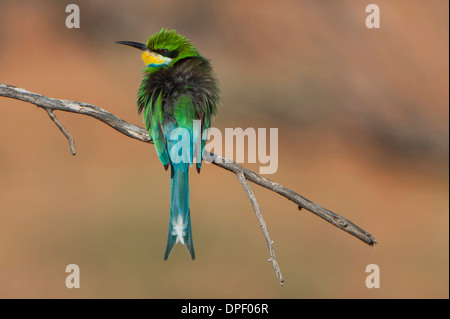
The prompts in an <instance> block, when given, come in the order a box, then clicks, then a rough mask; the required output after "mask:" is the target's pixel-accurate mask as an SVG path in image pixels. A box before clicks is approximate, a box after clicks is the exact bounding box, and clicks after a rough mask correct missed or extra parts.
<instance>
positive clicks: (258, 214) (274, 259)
mask: <svg viewBox="0 0 450 319" xmlns="http://www.w3.org/2000/svg"><path fill="white" fill-rule="evenodd" d="M236 175H237V177H238V179H239V182H240V183H241V185H242V188H243V189H244V191H245V192H246V193H247V195H248V198H249V199H250V202H251V203H252V207H253V210H254V211H255V215H256V218H257V219H258V221H259V226H260V227H261V231H262V232H263V234H264V237H265V238H266V242H267V247H268V248H269V256H270V257H269V260H268V261H270V262H271V263H272V266H273V269H274V270H275V274H276V275H277V278H278V280H279V281H280V284H281V285H282V286H283V285H284V279H283V276H282V275H281V270H280V267H279V266H278V262H277V257H276V256H275V250H274V249H273V241H272V239H270V235H269V231H268V230H267V227H266V222H265V221H264V217H263V215H262V213H261V209H260V208H259V204H258V201H257V200H256V197H255V195H254V194H253V192H252V190H251V188H250V186H249V185H248V183H247V180H246V179H245V176H244V172H242V171H241V172H238V173H236Z"/></svg>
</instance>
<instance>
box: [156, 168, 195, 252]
mask: <svg viewBox="0 0 450 319" xmlns="http://www.w3.org/2000/svg"><path fill="white" fill-rule="evenodd" d="M186 166H187V165H186ZM186 168H187V167H186ZM170 169H171V180H170V221H169V234H168V237H167V246H166V252H165V253H164V260H167V259H168V258H169V256H170V253H171V252H172V249H173V246H174V245H175V244H176V243H178V242H181V243H182V244H183V245H185V246H186V248H187V250H188V252H189V255H190V256H191V259H192V260H194V259H195V252H194V243H193V241H192V229H191V214H190V209H189V169H186V170H183V169H182V168H181V167H180V166H178V167H176V168H174V166H173V165H170Z"/></svg>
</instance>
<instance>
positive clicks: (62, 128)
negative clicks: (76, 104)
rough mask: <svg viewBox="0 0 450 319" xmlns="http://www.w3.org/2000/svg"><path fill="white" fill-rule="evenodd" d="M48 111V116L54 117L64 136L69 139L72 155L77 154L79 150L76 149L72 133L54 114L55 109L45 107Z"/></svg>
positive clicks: (53, 119)
mask: <svg viewBox="0 0 450 319" xmlns="http://www.w3.org/2000/svg"><path fill="white" fill-rule="evenodd" d="M45 110H46V111H47V114H48V116H50V118H51V119H52V121H53V122H55V124H56V126H57V127H58V128H59V129H60V131H61V132H62V133H63V134H64V136H65V137H66V138H67V140H68V141H69V146H70V151H71V152H72V155H76V154H77V151H76V150H75V141H74V140H73V137H72V136H71V135H70V133H69V132H68V131H67V130H66V128H65V127H64V126H63V125H62V124H61V123H60V122H59V120H58V118H57V117H56V115H55V114H53V111H52V110H50V109H47V108H46V109H45Z"/></svg>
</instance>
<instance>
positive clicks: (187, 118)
mask: <svg viewBox="0 0 450 319" xmlns="http://www.w3.org/2000/svg"><path fill="white" fill-rule="evenodd" d="M116 43H119V44H125V45H129V46H132V47H134V48H137V49H139V50H141V51H142V59H143V60H144V63H145V65H146V66H147V67H146V68H145V69H144V70H143V71H144V78H143V80H142V82H141V86H140V88H139V92H138V98H137V105H138V112H139V113H142V112H143V122H144V124H145V127H146V129H147V131H148V133H149V135H150V137H151V138H152V140H153V143H154V146H155V149H156V152H157V154H158V157H159V159H160V161H161V162H162V164H163V165H164V168H165V169H166V170H167V169H168V168H169V167H170V178H171V180H170V181H171V182H170V219H169V234H168V239H167V246H166V251H165V253H164V260H167V258H169V255H170V253H171V251H172V249H173V246H174V245H175V244H176V243H178V242H180V243H182V244H183V245H185V246H186V248H187V250H188V251H189V254H190V256H191V259H192V260H193V259H195V252H194V243H193V241H192V228H191V217H190V207H189V166H191V167H192V166H193V165H195V167H196V169H197V171H198V172H200V168H201V165H202V155H203V150H204V147H205V141H204V140H203V139H202V132H203V131H204V130H205V129H208V128H210V127H211V122H212V119H213V116H214V115H215V114H216V112H217V104H218V100H219V90H218V88H217V84H216V79H215V77H214V75H213V71H212V67H211V64H210V62H209V61H208V60H207V59H205V58H204V57H202V56H201V55H200V53H199V52H198V50H197V49H196V48H195V46H194V45H193V44H192V42H191V41H189V40H188V39H187V38H185V37H183V36H182V35H180V34H178V33H177V32H176V31H175V30H168V29H165V28H162V29H161V31H159V32H157V33H155V34H154V35H152V36H150V38H149V39H148V41H147V44H143V43H138V42H131V41H117V42H116ZM194 154H196V158H195V163H194ZM154 186H155V187H157V185H154Z"/></svg>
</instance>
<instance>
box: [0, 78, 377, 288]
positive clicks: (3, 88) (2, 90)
mask: <svg viewBox="0 0 450 319" xmlns="http://www.w3.org/2000/svg"><path fill="white" fill-rule="evenodd" d="M0 96H4V97H9V98H12V99H16V100H21V101H24V102H29V103H32V104H34V105H36V106H38V107H41V108H44V109H46V110H47V112H49V110H50V111H51V110H58V111H66V112H72V113H78V114H84V115H88V116H91V117H94V118H96V119H98V120H100V121H102V122H104V123H106V124H108V125H109V126H111V127H112V128H114V129H115V130H117V131H119V132H121V133H122V134H125V135H126V136H129V137H132V138H134V139H137V140H139V141H142V142H146V143H152V140H151V138H150V137H149V135H148V133H147V131H146V130H145V129H144V128H142V127H139V126H136V125H134V124H131V123H128V122H126V121H124V120H122V119H120V118H118V117H117V116H115V115H114V114H112V113H109V112H107V111H105V110H103V109H102V108H99V107H98V106H95V105H92V104H88V103H82V102H75V101H67V100H59V99H52V98H49V97H46V96H43V95H40V94H36V93H32V92H29V91H27V90H24V89H21V88H18V87H15V86H11V85H6V84H0ZM49 115H50V116H51V113H49ZM52 119H53V117H52ZM53 120H54V119H53ZM54 121H55V120H54ZM55 123H56V124H57V125H58V122H57V120H56V121H55ZM58 127H60V126H59V125H58ZM60 129H61V127H60ZM61 131H63V130H62V129H61ZM66 132H67V131H66ZM63 133H64V131H63ZM64 134H65V133H64ZM65 135H66V134H65ZM67 136H68V135H66V137H67ZM69 136H70V135H69ZM68 139H69V137H68ZM69 141H70V139H69ZM205 160H207V161H209V162H211V163H213V164H214V165H216V166H219V167H221V168H224V169H226V170H228V171H231V172H233V173H235V174H236V175H237V176H238V178H239V181H240V182H241V184H242V186H243V187H244V190H245V191H246V193H247V195H248V196H249V198H250V200H251V202H252V205H253V209H254V210H255V213H256V214H257V217H258V216H260V217H261V219H260V217H258V220H259V221H260V223H261V222H262V223H261V225H265V224H264V220H263V219H262V214H261V211H260V209H259V206H258V203H257V201H256V198H255V197H254V195H253V193H252V192H251V190H250V187H249V186H248V184H247V180H249V181H251V182H253V183H255V184H258V185H260V186H262V187H265V188H267V189H269V190H271V191H273V192H275V193H278V194H280V195H282V196H284V197H285V198H287V199H289V200H290V201H292V202H294V203H295V204H296V205H297V207H298V209H299V210H300V209H302V208H304V209H306V210H308V211H310V212H312V213H313V214H315V215H317V216H319V217H321V218H323V219H324V220H326V221H328V222H329V223H331V224H332V225H334V226H336V227H338V228H339V229H341V230H343V231H345V232H347V233H349V234H350V235H352V236H355V237H356V238H359V239H360V240H362V241H363V242H365V243H366V244H368V245H370V246H372V247H373V245H375V244H376V243H377V241H376V240H375V238H373V236H372V235H371V234H369V233H368V232H366V231H365V230H364V229H362V228H360V227H358V226H357V225H355V224H354V223H352V222H351V221H349V220H348V219H346V218H344V217H342V216H340V215H338V214H336V213H334V212H332V211H330V210H328V209H326V208H323V207H322V206H320V205H317V204H315V203H313V202H312V201H310V200H308V199H307V198H305V197H303V196H301V195H300V194H298V193H296V192H294V191H292V190H290V189H289V188H286V187H284V186H282V185H280V184H278V183H276V182H273V181H271V180H269V179H267V178H265V177H262V176H260V175H258V174H256V173H255V172H253V171H251V170H248V169H246V168H244V167H242V166H241V165H239V164H237V163H235V162H233V161H231V160H228V159H226V158H224V157H222V156H220V155H217V154H213V153H210V154H209V156H207V157H206V158H205ZM261 228H262V229H263V233H264V236H265V237H266V241H267V244H268V246H269V253H270V256H271V257H270V258H271V259H269V261H271V262H272V265H273V267H274V269H275V271H276V273H277V277H278V279H279V280H280V282H281V283H283V278H282V277H281V272H280V271H279V267H278V263H277V261H276V258H275V254H274V251H273V247H272V241H271V240H270V237H269V234H268V233H266V232H267V229H266V228H265V226H264V227H263V226H261Z"/></svg>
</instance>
